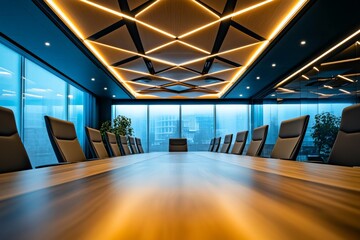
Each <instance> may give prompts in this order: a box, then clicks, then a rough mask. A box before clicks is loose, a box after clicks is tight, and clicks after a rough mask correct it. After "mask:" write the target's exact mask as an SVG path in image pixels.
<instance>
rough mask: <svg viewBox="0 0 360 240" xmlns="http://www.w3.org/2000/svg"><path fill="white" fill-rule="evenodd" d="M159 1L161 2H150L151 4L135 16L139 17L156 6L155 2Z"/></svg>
mask: <svg viewBox="0 0 360 240" xmlns="http://www.w3.org/2000/svg"><path fill="white" fill-rule="evenodd" d="M158 2H160V0H157V1H155V2H153V3H152V4H150V5H149V6H147V7H146V8H144V9H143V10H142V11H140V12H138V13H137V14H136V15H135V17H138V16H139V15H140V14H142V13H144V12H146V11H147V10H149V9H150V8H151V7H152V6H154V5H155V4H157V3H158Z"/></svg>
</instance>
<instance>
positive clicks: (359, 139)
mask: <svg viewBox="0 0 360 240" xmlns="http://www.w3.org/2000/svg"><path fill="white" fill-rule="evenodd" d="M328 163H329V164H334V165H342V166H360V104H356V105H353V106H350V107H346V108H344V110H343V112H342V116H341V124H340V129H339V132H338V134H337V136H336V140H335V143H334V145H333V147H332V150H331V153H330V157H329V161H328Z"/></svg>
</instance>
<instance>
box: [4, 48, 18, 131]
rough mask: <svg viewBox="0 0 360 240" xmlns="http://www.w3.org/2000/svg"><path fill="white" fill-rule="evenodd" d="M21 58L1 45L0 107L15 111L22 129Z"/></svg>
mask: <svg viewBox="0 0 360 240" xmlns="http://www.w3.org/2000/svg"><path fill="white" fill-rule="evenodd" d="M20 68H21V57H20V55H19V54H17V53H16V52H14V51H12V50H10V49H9V48H7V47H5V46H4V45H2V44H0V106H2V107H6V108H10V109H12V110H13V111H14V114H15V118H16V125H17V127H18V129H20V100H21V96H20V95H21V94H20V86H21V84H20V83H21V79H20V75H21V71H20Z"/></svg>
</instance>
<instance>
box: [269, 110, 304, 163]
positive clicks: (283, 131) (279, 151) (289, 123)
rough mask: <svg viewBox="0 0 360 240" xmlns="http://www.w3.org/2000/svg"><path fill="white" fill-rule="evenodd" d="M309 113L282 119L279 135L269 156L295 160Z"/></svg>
mask: <svg viewBox="0 0 360 240" xmlns="http://www.w3.org/2000/svg"><path fill="white" fill-rule="evenodd" d="M309 118H310V116H309V115H305V116H301V117H298V118H293V119H289V120H286V121H282V122H281V125H280V131H279V137H278V139H277V140H276V143H275V146H274V148H273V151H272V152H271V155H270V157H272V158H280V159H286V160H296V157H297V155H298V154H299V151H300V148H301V144H302V142H303V139H304V136H305V133H306V129H307V125H308V123H309Z"/></svg>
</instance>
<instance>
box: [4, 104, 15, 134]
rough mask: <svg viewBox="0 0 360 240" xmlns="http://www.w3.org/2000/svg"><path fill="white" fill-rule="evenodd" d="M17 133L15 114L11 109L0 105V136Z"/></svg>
mask: <svg viewBox="0 0 360 240" xmlns="http://www.w3.org/2000/svg"><path fill="white" fill-rule="evenodd" d="M15 133H17V128H16V122H15V116H14V113H13V111H12V110H11V109H8V108H4V107H0V136H11V135H13V134H15Z"/></svg>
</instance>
